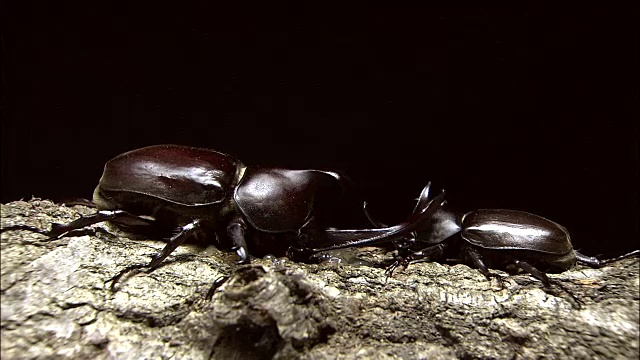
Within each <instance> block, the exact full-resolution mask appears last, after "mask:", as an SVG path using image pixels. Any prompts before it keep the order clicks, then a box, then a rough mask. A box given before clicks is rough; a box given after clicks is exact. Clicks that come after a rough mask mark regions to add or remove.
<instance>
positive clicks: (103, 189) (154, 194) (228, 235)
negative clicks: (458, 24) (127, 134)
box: [2, 145, 444, 269]
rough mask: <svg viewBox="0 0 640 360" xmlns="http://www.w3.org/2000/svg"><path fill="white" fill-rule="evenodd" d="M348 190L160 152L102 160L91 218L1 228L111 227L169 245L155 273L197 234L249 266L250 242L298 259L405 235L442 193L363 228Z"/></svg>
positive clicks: (318, 176)
mask: <svg viewBox="0 0 640 360" xmlns="http://www.w3.org/2000/svg"><path fill="white" fill-rule="evenodd" d="M348 187H349V182H348V181H346V180H345V178H344V177H343V176H341V175H339V174H338V173H335V172H330V171H322V170H290V169H280V168H261V167H247V166H245V165H244V164H243V163H241V162H240V161H239V160H237V159H235V158H233V157H231V156H229V155H226V154H223V153H220V152H217V151H213V150H208V149H202V148H194V147H187V146H179V145H156V146H150V147H145V148H141V149H137V150H133V151H129V152H126V153H124V154H121V155H118V156H116V157H115V158H113V159H111V160H109V161H108V162H107V163H106V165H105V167H104V173H103V175H102V178H101V179H100V182H99V184H98V186H97V187H96V189H95V191H94V194H93V202H94V203H95V205H96V208H97V209H98V211H97V213H95V214H94V215H90V216H85V217H81V218H79V219H77V220H75V221H72V222H70V223H68V224H53V225H52V228H51V230H49V231H45V230H40V229H37V228H34V227H31V226H25V225H16V226H10V227H5V228H3V229H2V231H7V230H27V231H33V232H37V233H40V234H44V235H46V236H48V237H49V239H55V238H59V237H62V236H65V235H66V234H68V233H70V232H72V231H75V230H78V229H82V228H84V227H86V226H89V225H92V224H96V223H100V222H104V221H108V222H110V223H111V224H113V225H115V226H117V227H119V228H121V229H123V230H125V231H127V232H130V233H134V234H149V235H151V236H155V237H162V238H167V239H168V242H167V245H166V246H165V247H164V248H163V249H162V251H161V252H160V253H159V254H157V255H155V256H153V258H152V260H151V262H150V263H149V264H148V265H146V266H148V267H149V268H151V269H154V268H156V267H158V266H159V265H160V263H161V262H162V261H163V260H164V259H165V258H166V257H167V256H169V254H171V253H172V252H173V251H174V250H175V249H176V248H177V247H178V246H180V245H181V244H183V243H184V242H185V241H186V240H187V239H189V238H192V237H205V238H206V239H209V240H210V239H213V238H215V239H218V240H219V241H224V240H225V239H226V240H227V243H229V242H230V245H232V249H233V250H235V252H236V253H237V255H238V257H239V259H240V260H239V262H241V263H244V262H248V260H249V257H248V256H249V249H248V245H247V244H248V242H249V243H251V245H252V246H256V247H260V245H262V247H263V248H265V249H266V251H267V252H268V253H272V254H273V253H276V252H277V251H279V250H283V249H284V251H287V249H289V248H290V249H289V250H288V251H287V255H288V256H289V257H291V258H296V259H301V258H304V257H308V256H310V255H311V254H314V253H316V252H320V251H325V250H331V249H338V248H344V247H350V246H357V245H358V244H359V243H360V242H362V241H365V242H367V243H368V244H375V243H384V242H388V241H390V240H393V239H400V238H405V237H407V236H409V234H410V233H411V232H412V231H414V230H415V229H416V228H417V226H418V225H419V224H420V223H423V222H424V221H425V219H426V218H427V217H429V216H431V215H432V214H433V213H434V212H435V211H436V210H437V209H438V208H439V207H440V206H441V204H442V201H443V196H444V194H440V195H439V196H437V197H436V198H435V199H434V200H432V201H427V199H426V198H427V197H428V193H429V191H428V187H427V188H425V190H424V191H423V193H422V196H423V197H425V199H424V200H425V201H423V202H422V205H423V206H421V207H417V208H416V210H415V211H414V212H413V213H412V214H411V215H410V216H409V218H408V219H407V220H406V222H404V223H402V224H400V225H397V226H391V227H385V228H375V229H369V228H361V229H360V228H358V227H357V226H354V225H353V224H354V223H349V222H348V221H351V220H348V221H345V219H354V218H356V217H355V216H353V217H348V216H344V211H342V210H345V209H357V210H358V212H359V213H360V215H362V216H361V217H362V218H363V219H365V217H364V212H363V211H362V206H361V203H359V204H358V205H357V206H356V205H355V201H350V200H349V199H351V197H350V196H349V194H347V193H346V192H347V189H348ZM351 205H353V206H351ZM365 221H366V220H365ZM345 222H346V224H345ZM344 228H347V229H344ZM354 228H355V229H354ZM140 267H141V266H140Z"/></svg>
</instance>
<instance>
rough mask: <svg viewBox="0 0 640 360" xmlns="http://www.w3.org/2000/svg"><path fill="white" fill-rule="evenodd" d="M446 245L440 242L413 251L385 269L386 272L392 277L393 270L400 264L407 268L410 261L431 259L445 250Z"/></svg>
mask: <svg viewBox="0 0 640 360" xmlns="http://www.w3.org/2000/svg"><path fill="white" fill-rule="evenodd" d="M445 246H446V245H445V244H443V243H440V244H436V245H433V246H429V247H427V248H424V249H422V250H420V251H415V252H412V253H410V254H409V255H407V256H403V257H401V258H400V259H399V260H396V261H395V262H394V263H393V264H391V265H390V266H389V267H388V268H387V270H385V274H386V275H387V276H388V277H391V276H392V275H393V272H394V271H395V270H396V269H397V268H398V267H400V266H402V267H404V268H406V267H407V266H409V263H410V262H412V261H417V260H423V261H427V260H428V259H431V258H433V257H434V256H439V255H441V254H442V252H443V251H444V248H445ZM425 259H426V260H425Z"/></svg>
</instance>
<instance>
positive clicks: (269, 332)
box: [0, 200, 640, 359]
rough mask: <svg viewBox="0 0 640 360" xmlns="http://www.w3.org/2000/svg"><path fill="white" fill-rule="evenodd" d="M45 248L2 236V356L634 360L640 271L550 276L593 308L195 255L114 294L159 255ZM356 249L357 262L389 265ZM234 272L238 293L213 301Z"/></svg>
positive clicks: (441, 273)
mask: <svg viewBox="0 0 640 360" xmlns="http://www.w3.org/2000/svg"><path fill="white" fill-rule="evenodd" d="M90 211H92V210H91V209H88V208H85V207H81V206H76V207H73V208H67V207H64V206H58V205H55V204H53V203H51V202H49V201H42V200H31V201H29V202H22V201H18V202H13V203H10V204H6V205H3V206H2V226H8V225H14V224H29V225H33V226H37V227H40V228H43V229H48V228H49V226H50V224H51V223H52V222H68V221H70V220H72V219H74V218H75V217H77V216H79V213H83V212H85V213H86V212H90ZM94 227H96V228H107V229H109V228H108V227H107V226H106V225H104V224H99V225H95V226H94ZM108 231H109V232H111V233H115V232H114V231H113V230H112V229H109V230H108ZM44 238H45V237H44V236H42V235H39V234H34V233H29V232H26V231H8V232H5V233H3V234H2V243H1V246H2V266H1V271H2V278H1V294H2V318H1V323H0V326H1V331H2V347H1V355H2V358H3V359H45V358H46V359H57V358H60V359H67V358H74V359H78V358H93V359H108V358H116V359H141V358H147V359H152V358H154V359H155V358H163V359H164V358H174V359H209V358H214V359H231V358H237V359H269V358H276V359H291V358H301V359H336V358H339V359H355V358H373V359H387V358H403V359H421V358H424V359H426V358H429V359H455V358H465V359H475V358H485V359H486V358H495V359H518V358H523V359H529V358H584V359H593V358H602V359H605V358H638V356H639V350H638V348H639V342H638V336H639V321H640V320H639V303H640V300H639V298H640V295H639V286H640V277H639V271H638V270H639V266H638V260H637V259H628V260H625V261H621V262H619V263H617V264H614V265H613V266H608V267H605V268H602V269H590V268H585V267H578V268H576V269H573V270H571V271H567V272H565V273H563V274H559V275H553V274H552V275H550V277H551V278H552V280H553V281H554V282H556V283H561V284H562V286H563V287H565V288H566V289H568V290H569V291H570V292H571V293H572V294H573V295H574V296H575V297H576V298H578V299H580V301H581V302H582V304H576V303H575V301H573V299H572V297H571V296H569V295H568V294H567V293H566V292H565V291H563V290H561V289H560V288H559V287H554V288H552V289H546V290H545V289H544V286H543V285H542V284H541V283H540V282H539V281H537V280H535V279H533V278H532V277H530V276H528V275H517V276H510V277H505V281H504V284H505V286H504V287H503V288H501V287H500V284H499V283H498V282H497V281H495V280H493V281H487V280H486V279H485V278H484V276H483V275H482V274H480V272H478V271H477V270H475V269H470V268H469V267H467V266H464V265H456V266H449V265H441V264H437V263H418V264H412V265H410V266H409V267H408V268H407V269H405V270H404V271H396V273H395V274H394V276H393V278H387V277H386V276H385V274H384V269H383V268H381V267H372V266H366V265H360V266H356V265H354V264H339V263H326V264H320V265H310V264H303V263H295V262H292V261H289V260H285V259H277V260H274V259H271V258H269V259H256V260H254V261H253V262H252V264H251V265H249V266H240V267H238V266H237V265H235V263H234V261H235V255H234V254H232V253H230V252H226V251H220V250H218V249H216V248H215V247H213V246H210V247H209V248H206V249H205V248H202V247H198V246H195V245H186V246H182V247H180V248H178V250H176V252H175V253H174V254H173V255H172V256H170V257H169V259H168V260H167V261H166V264H165V265H163V266H161V267H160V268H158V269H156V270H155V271H153V272H150V273H149V272H145V271H139V272H134V273H131V274H130V275H128V276H125V277H124V278H123V279H121V280H120V282H119V284H118V285H117V287H116V291H111V288H110V286H111V282H109V281H108V280H109V279H110V278H112V277H113V276H115V275H116V274H118V272H119V271H120V270H121V269H123V268H125V267H126V266H129V265H132V264H144V263H146V262H148V261H149V260H150V256H151V255H153V254H155V253H156V252H158V251H159V250H160V249H161V248H162V246H163V243H162V242H161V241H152V240H144V239H130V238H127V237H126V236H123V234H117V233H116V235H109V234H105V233H103V232H97V233H96V234H92V235H84V236H71V237H65V238H62V239H59V240H54V241H42V240H43V239H44ZM347 251H348V252H349V256H351V257H353V258H361V259H364V261H362V262H361V264H382V263H384V261H386V260H389V258H390V254H388V253H385V252H384V251H381V250H380V249H374V248H364V249H350V250H347ZM498 273H500V272H498ZM500 274H503V275H504V276H506V274H504V273H500ZM223 275H231V277H230V280H229V281H228V282H226V283H225V284H223V285H222V286H221V287H220V288H219V289H218V290H217V291H216V292H215V293H214V295H213V298H212V299H211V300H210V301H209V300H208V299H206V298H205V297H206V294H207V291H208V290H209V288H210V286H211V284H212V283H213V281H214V280H215V279H217V278H219V277H220V276H223Z"/></svg>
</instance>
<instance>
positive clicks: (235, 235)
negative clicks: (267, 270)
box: [227, 216, 249, 264]
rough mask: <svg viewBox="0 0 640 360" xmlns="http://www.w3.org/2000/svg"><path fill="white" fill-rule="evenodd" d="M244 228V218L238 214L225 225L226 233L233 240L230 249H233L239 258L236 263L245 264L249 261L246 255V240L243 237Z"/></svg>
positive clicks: (245, 225) (245, 227) (245, 226)
mask: <svg viewBox="0 0 640 360" xmlns="http://www.w3.org/2000/svg"><path fill="white" fill-rule="evenodd" d="M246 229H247V224H246V223H245V222H244V219H242V218H241V217H239V216H237V217H235V218H234V219H233V220H231V222H230V223H229V225H227V234H228V235H229V237H230V238H231V241H232V242H233V248H231V249H232V250H234V251H235V252H236V254H238V257H239V258H240V260H239V261H238V264H246V263H248V262H249V259H248V257H247V254H248V253H249V252H248V250H247V242H246V241H245V237H244V234H245V231H246Z"/></svg>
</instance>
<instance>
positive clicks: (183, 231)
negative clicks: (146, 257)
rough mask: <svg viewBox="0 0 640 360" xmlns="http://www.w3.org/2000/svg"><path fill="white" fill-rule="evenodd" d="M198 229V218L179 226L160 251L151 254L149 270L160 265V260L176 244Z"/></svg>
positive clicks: (169, 252)
mask: <svg viewBox="0 0 640 360" xmlns="http://www.w3.org/2000/svg"><path fill="white" fill-rule="evenodd" d="M199 229H200V220H193V221H191V222H190V223H188V224H186V225H184V226H182V227H180V228H179V230H178V233H177V234H176V235H174V236H173V237H171V239H169V242H168V243H167V245H165V246H164V248H163V249H162V251H160V253H158V254H156V255H154V256H152V257H151V258H152V260H151V262H150V263H149V265H148V266H149V268H151V270H153V269H155V268H156V267H158V265H160V263H161V262H162V260H164V259H166V258H167V256H169V254H171V253H172V252H173V251H174V250H175V249H176V248H177V247H178V246H180V245H182V244H183V243H184V242H185V241H186V240H187V239H188V238H190V237H191V236H193V235H194V234H195V233H196V232H197V231H198V230H199Z"/></svg>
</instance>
